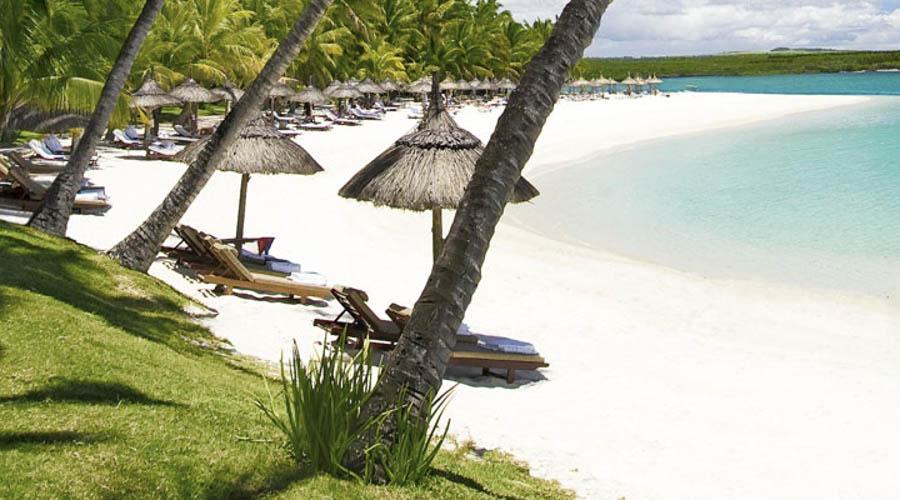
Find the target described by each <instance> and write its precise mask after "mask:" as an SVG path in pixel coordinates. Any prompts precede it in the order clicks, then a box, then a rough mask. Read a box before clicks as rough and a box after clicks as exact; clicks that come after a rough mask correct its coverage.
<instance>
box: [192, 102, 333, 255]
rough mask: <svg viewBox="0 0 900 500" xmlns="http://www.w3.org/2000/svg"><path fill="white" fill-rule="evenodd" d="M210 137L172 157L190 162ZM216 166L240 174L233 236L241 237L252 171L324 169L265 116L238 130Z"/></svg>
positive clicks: (308, 172) (309, 171)
mask: <svg viewBox="0 0 900 500" xmlns="http://www.w3.org/2000/svg"><path fill="white" fill-rule="evenodd" d="M209 140H210V137H206V138H204V139H201V140H199V141H197V142H195V143H193V144H191V145H189V146H188V147H187V148H185V149H184V150H183V151H181V152H180V153H178V154H177V155H176V156H175V159H176V160H178V161H181V162H184V163H187V164H190V163H191V162H193V161H194V160H196V159H197V156H198V155H199V154H200V152H201V151H203V148H204V147H205V146H206V144H207V142H208V141H209ZM216 170H221V171H223V172H237V173H239V174H241V191H240V199H239V201H238V216H237V231H236V234H235V238H236V239H237V240H238V247H240V245H241V242H240V240H241V239H242V238H243V237H244V215H245V214H246V206H247V185H248V184H249V183H250V175H252V174H294V175H312V174H316V173H318V172H322V171H323V170H324V169H323V168H322V166H321V165H319V163H318V162H317V161H316V160H315V159H313V157H312V156H310V154H309V153H307V152H306V150H305V149H303V147H302V146H300V145H299V144H297V143H296V142H294V141H292V140H291V139H290V138H289V137H287V136H285V135H282V134H280V133H278V132H277V131H276V130H275V129H274V128H273V127H272V125H271V124H270V123H269V121H268V120H266V119H265V118H262V117H259V118H257V119H255V120H253V121H252V122H251V123H250V124H249V125H248V126H247V127H245V128H244V129H243V130H241V134H240V137H239V139H238V140H237V142H235V143H234V144H233V145H232V146H231V148H229V150H228V153H227V154H226V155H225V159H224V160H222V162H221V163H219V164H218V165H216Z"/></svg>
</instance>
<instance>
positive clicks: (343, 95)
mask: <svg viewBox="0 0 900 500" xmlns="http://www.w3.org/2000/svg"><path fill="white" fill-rule="evenodd" d="M326 93H327V94H328V95H329V96H330V97H332V98H334V99H358V98H360V97H362V92H360V91H358V90H356V88H354V87H352V86H350V85H347V84H344V85H341V86H340V87H337V88H336V89H334V90H332V91H331V92H326Z"/></svg>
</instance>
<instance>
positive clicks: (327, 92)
mask: <svg viewBox="0 0 900 500" xmlns="http://www.w3.org/2000/svg"><path fill="white" fill-rule="evenodd" d="M342 85H344V82H342V81H340V80H334V81H332V82H331V83H329V84H328V86H326V87H325V89H323V92H325V95H330V94H331V92H333V91H334V90H335V89H337V88H338V87H340V86H342Z"/></svg>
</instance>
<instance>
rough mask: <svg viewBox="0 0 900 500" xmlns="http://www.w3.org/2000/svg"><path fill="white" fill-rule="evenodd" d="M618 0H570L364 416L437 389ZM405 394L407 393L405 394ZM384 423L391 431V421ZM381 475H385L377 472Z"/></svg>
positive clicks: (358, 454)
mask: <svg viewBox="0 0 900 500" xmlns="http://www.w3.org/2000/svg"><path fill="white" fill-rule="evenodd" d="M611 1H612V0H571V1H570V2H569V3H568V5H567V6H566V7H565V9H564V10H563V13H562V15H561V17H560V18H559V21H558V23H557V25H556V28H555V29H554V31H553V35H552V36H551V37H550V39H549V40H548V41H547V44H546V45H545V46H544V48H543V49H542V50H541V51H540V52H539V53H538V54H537V55H536V56H535V57H534V59H533V60H532V61H531V63H530V64H529V65H528V67H527V69H526V72H525V75H524V77H523V78H522V81H521V83H520V85H519V87H518V89H517V90H516V91H515V92H514V93H513V94H512V97H511V98H510V100H509V104H508V106H507V108H506V111H504V113H503V115H502V116H501V117H500V120H499V122H498V123H497V128H496V129H495V130H494V134H493V136H492V137H491V140H490V141H489V142H488V144H487V146H486V147H485V150H484V154H483V155H482V156H481V158H480V159H479V160H478V163H477V165H476V167H475V173H474V175H473V177H472V180H471V182H470V183H469V186H468V187H467V188H466V193H465V196H464V197H463V200H462V202H461V203H460V206H459V208H458V209H457V213H456V218H455V219H454V220H453V225H452V226H451V227H450V233H449V234H448V236H447V239H446V240H445V243H444V250H443V252H442V253H441V256H440V258H439V259H438V261H437V262H436V263H435V265H434V268H433V269H432V271H431V276H430V277H429V278H428V282H427V284H426V285H425V289H424V290H423V291H422V295H421V296H420V297H419V299H418V301H417V302H416V305H415V308H414V309H413V313H412V317H411V318H410V321H409V324H408V325H407V326H406V328H405V329H404V331H403V335H402V336H401V337H400V342H399V343H398V344H397V347H396V348H395V349H394V351H393V353H392V354H391V356H390V357H389V359H388V362H387V364H386V365H385V367H384V370H383V372H382V376H381V378H380V379H379V382H378V385H377V387H376V389H375V394H374V395H373V397H372V398H371V399H370V400H369V402H368V403H367V405H366V407H365V408H364V415H377V414H380V413H381V412H382V411H384V410H385V409H387V408H390V407H391V406H392V405H395V404H396V403H398V402H399V401H398V399H399V398H400V397H405V398H406V399H407V400H408V401H410V402H412V403H413V404H414V405H417V404H418V403H419V402H420V401H421V399H422V397H423V395H425V394H428V393H429V392H431V391H437V390H438V389H439V388H440V386H441V381H442V379H443V376H444V371H445V370H446V367H447V363H448V361H449V359H450V355H451V353H452V351H453V348H454V345H455V342H456V331H457V330H458V329H459V325H460V323H461V322H462V319H463V316H464V315H465V311H466V308H468V306H469V302H470V301H471V299H472V295H473V294H474V293H475V289H476V287H477V286H478V282H479V281H480V279H481V266H482V265H483V263H484V259H485V256H486V255H487V251H488V247H489V245H490V241H491V237H492V236H493V234H494V229H495V227H496V225H497V223H498V222H499V221H500V217H501V215H502V214H503V209H504V207H505V206H506V202H507V200H508V199H509V197H510V194H511V193H512V191H513V188H514V187H515V184H516V182H518V180H519V177H520V175H521V171H522V168H523V167H524V165H525V163H526V162H527V161H528V159H529V158H530V157H531V153H532V150H533V148H534V143H535V141H536V140H537V138H538V136H539V135H540V133H541V129H542V128H543V126H544V122H545V121H546V119H547V116H548V115H549V114H550V112H551V111H552V110H553V106H554V104H555V103H556V100H557V97H558V96H559V91H560V89H561V88H562V85H563V82H564V81H565V79H566V77H567V76H568V74H569V71H570V70H571V68H572V67H573V66H575V63H577V62H578V60H579V59H580V58H581V55H582V53H583V52H584V49H585V48H586V47H587V46H588V45H589V44H590V43H591V39H592V38H593V36H594V33H595V32H596V31H597V28H598V27H599V26H600V18H601V17H602V15H603V13H604V12H605V11H606V8H607V7H608V6H609V4H610V3H611ZM401 395H405V396H401ZM385 426H386V427H387V428H386V429H383V431H384V435H385V436H391V435H392V432H391V428H390V426H391V422H390V421H388V422H387V423H386V424H385ZM373 439H375V434H374V431H373V432H372V433H370V434H369V435H367V436H366V437H365V438H364V440H366V441H368V442H362V443H357V444H356V446H354V447H353V449H352V450H351V453H350V454H349V456H348V457H346V462H347V465H348V466H350V467H351V468H353V469H354V470H362V466H363V464H364V462H363V458H364V454H363V451H362V450H365V449H366V447H367V445H368V444H369V442H371V441H372V440H373ZM377 479H382V480H383V479H384V478H383V477H382V478H377Z"/></svg>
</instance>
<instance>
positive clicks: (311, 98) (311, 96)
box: [289, 86, 328, 105]
mask: <svg viewBox="0 0 900 500" xmlns="http://www.w3.org/2000/svg"><path fill="white" fill-rule="evenodd" d="M289 100H290V101H291V102H302V103H306V104H313V105H315V104H325V103H326V102H328V96H326V95H325V93H324V92H322V91H321V90H319V89H317V88H315V87H313V86H309V87H306V88H305V89H303V90H301V91H300V92H297V93H296V94H294V95H293V96H291V97H290V98H289Z"/></svg>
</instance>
